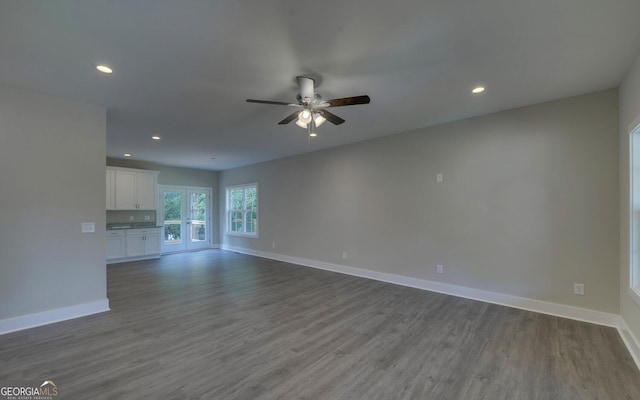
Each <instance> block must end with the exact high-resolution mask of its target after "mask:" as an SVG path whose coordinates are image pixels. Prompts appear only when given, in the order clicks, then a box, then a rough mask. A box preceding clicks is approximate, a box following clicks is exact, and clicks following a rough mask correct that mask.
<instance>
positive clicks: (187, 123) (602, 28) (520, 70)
mask: <svg viewBox="0 0 640 400" xmlns="http://www.w3.org/2000/svg"><path fill="white" fill-rule="evenodd" d="M638 15H640V1H639V0H482V1H478V0H396V1H389V0H385V1H380V0H314V1H308V0H208V1H186V0H182V1H174V0H163V1H160V0H155V1H151V0H135V1H132V0H111V1H106V0H105V1H98V0H76V1H70V0H50V1H36V0H23V1H18V0H0V82H1V83H4V84H10V85H16V86H21V87H26V88H30V89H34V90H37V91H41V92H45V93H50V94H55V95H59V96H63V97H66V98H71V99H76V100H81V101H84V102H88V103H93V104H98V105H102V106H105V107H107V110H108V112H107V155H108V156H111V157H119V158H121V157H122V154H123V153H125V152H129V153H132V154H133V159H139V160H147V161H152V162H157V163H160V164H166V165H174V166H183V167H193V168H202V169H211V170H221V169H226V168H231V167H236V166H241V165H246V164H251V163H255V162H259V161H265V160H270V159H275V158H280V157H284V156H288V155H293V154H300V153H305V152H310V151H315V150H318V149H322V148H327V147H333V146H338V145H342V144H346V143H351V142H355V141H359V140H364V139H368V138H373V137H377V136H383V135H389V134H393V133H399V132H404V131H408V130H412V129H417V128H421V127H426V126H430V125H435V124H439V123H443V122H448V121H452V120H457V119H462V118H466V117H470V116H475V115H480V114H486V113H490V112H494V111H499V110H504V109H509V108H514V107H518V106H524V105H528V104H534V103H539V102H543V101H547V100H552V99H557V98H562V97H568V96H573V95H578V94H583V93H588V92H592V91H597V90H601V89H607V88H612V87H616V86H617V85H618V84H619V83H620V81H621V80H622V78H623V77H624V75H625V73H626V72H627V71H628V69H629V67H630V65H631V63H632V61H633V60H634V59H635V57H636V56H637V54H638V52H639V51H640V24H638V23H637V17H638ZM98 63H105V64H108V65H110V66H112V67H113V69H114V73H113V74H112V75H104V74H101V73H100V72H97V71H96V70H95V68H94V67H95V65H96V64H98ZM297 75H307V76H311V77H313V78H316V79H317V83H316V89H317V92H318V93H320V94H321V95H322V96H323V98H325V99H330V98H336V97H347V96H356V95H364V94H367V95H369V96H370V97H371V104H368V105H358V106H350V107H343V108H333V109H331V110H332V112H334V113H335V114H337V115H339V116H341V117H343V118H344V119H346V120H347V122H346V123H344V124H343V125H340V126H333V125H331V124H329V123H326V124H324V125H323V126H322V127H320V128H319V129H318V134H319V136H318V137H317V138H316V139H314V140H313V141H312V142H311V143H309V142H308V138H307V135H306V131H305V130H303V129H301V128H299V127H297V126H296V125H295V124H293V123H291V124H289V125H286V126H282V125H278V124H277V122H278V121H280V120H281V119H282V118H284V117H285V116H286V115H288V114H289V113H291V112H292V109H291V108H287V107H281V106H272V105H262V104H250V103H246V102H245V99H247V98H254V99H266V100H277V101H285V102H289V101H294V100H295V96H296V94H297V92H298V91H297V87H296V84H295V77H296V76H297ZM477 84H484V85H486V86H487V91H486V92H485V93H484V94H482V95H478V96H473V95H471V94H470V93H469V91H470V89H471V88H472V87H474V86H475V85H477ZM154 134H157V135H160V136H161V137H162V138H163V139H162V140H161V141H157V142H156V141H152V140H151V139H150V137H151V136H152V135H154ZM212 157H215V160H212V159H211V158H212Z"/></svg>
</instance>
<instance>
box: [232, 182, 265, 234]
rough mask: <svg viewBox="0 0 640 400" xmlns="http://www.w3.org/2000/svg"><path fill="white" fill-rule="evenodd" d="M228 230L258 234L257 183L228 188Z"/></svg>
mask: <svg viewBox="0 0 640 400" xmlns="http://www.w3.org/2000/svg"><path fill="white" fill-rule="evenodd" d="M227 231H228V232H229V233H238V234H243V235H250V236H257V234H258V185H257V184H252V185H244V186H234V187H229V188H227Z"/></svg>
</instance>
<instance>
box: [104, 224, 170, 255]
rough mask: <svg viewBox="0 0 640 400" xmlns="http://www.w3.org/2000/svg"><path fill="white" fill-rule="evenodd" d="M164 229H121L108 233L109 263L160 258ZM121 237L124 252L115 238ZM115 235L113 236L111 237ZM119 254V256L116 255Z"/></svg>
mask: <svg viewBox="0 0 640 400" xmlns="http://www.w3.org/2000/svg"><path fill="white" fill-rule="evenodd" d="M161 229H162V228H144V229H121V230H115V231H108V232H107V262H122V261H132V260H143V259H147V258H158V257H160V236H161V234H160V230H161ZM116 232H117V233H118V234H120V235H121V240H122V251H121V252H116V250H118V249H119V248H118V245H116V244H115V238H116V237H117V236H118V234H116ZM111 233H114V234H113V235H110V234H111ZM116 254H117V255H116Z"/></svg>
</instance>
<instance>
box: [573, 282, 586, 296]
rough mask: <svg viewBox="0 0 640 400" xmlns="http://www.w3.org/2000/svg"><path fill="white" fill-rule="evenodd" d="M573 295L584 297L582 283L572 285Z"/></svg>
mask: <svg viewBox="0 0 640 400" xmlns="http://www.w3.org/2000/svg"><path fill="white" fill-rule="evenodd" d="M573 294H577V295H579V296H584V283H574V284H573Z"/></svg>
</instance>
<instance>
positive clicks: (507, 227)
mask: <svg viewBox="0 0 640 400" xmlns="http://www.w3.org/2000/svg"><path fill="white" fill-rule="evenodd" d="M617 100H618V93H617V91H616V90H608V91H603V92H598V93H594V94H589V95H585V96H579V97H574V98H569V99H564V100H558V101H553V102H549V103H544V104H540V105H535V106H531V107H525V108H519V109H515V110H510V111H506V112H501V113H497V114H492V115H486V116H482V117H477V118H472V119H468V120H464V121H459V122H454V123H449V124H445V125H441V126H436V127H431V128H426V129H420V130H416V131H413V132H408V133H403V134H397V135H392V136H387V137H383V138H378V139H374V140H369V141H365V142H360V143H356V144H352V145H348V146H343V147H338V148H334V149H329V150H324V151H318V152H315V153H310V154H306V155H301V156H296V157H290V158H286V159H280V160H275V161H270V162H266V163H261V164H257V165H253V166H248V167H243V168H237V169H231V170H226V171H222V172H221V173H220V186H219V188H220V190H219V194H220V198H219V201H220V204H221V209H220V210H221V211H220V218H219V219H220V220H221V221H224V204H225V200H224V188H225V186H227V185H235V184H242V183H250V182H258V183H259V185H260V192H259V208H260V228H259V233H260V237H259V238H258V239H250V238H241V237H233V236H226V235H224V232H223V230H222V231H221V232H222V242H223V243H224V244H227V245H230V246H238V247H244V248H248V249H252V250H259V251H266V252H274V253H280V254H284V255H288V256H294V257H301V258H306V259H312V260H317V261H323V262H329V263H335V264H342V265H348V266H353V267H358V268H364V269H369V270H374V271H382V272H387V273H392V274H397V275H402V276H407V277H414V278H419V279H426V280H432V281H442V282H445V283H450V284H455V285H461V286H466V287H471V288H477V289H482V290H488V291H492V292H497V293H503V294H508V295H514V296H521V297H527V298H531V299H537V300H543V301H550V302H554V303H560V304H566V305H573V306H578V307H584V308H589V309H593V310H600V311H605V312H613V313H617V312H618V310H619V301H618V293H619V272H618V265H619V261H618V260H619V257H618V254H619V253H618V233H619V225H618V211H619V204H618V203H619V194H618V189H619V187H618V134H617V132H618V104H617ZM344 129H348V125H345V126H344ZM320 134H322V133H320ZM320 140H321V138H320ZM438 173H442V174H443V175H444V182H442V183H436V174H438ZM222 225H224V224H222ZM223 228H224V226H223ZM272 243H275V244H276V247H275V249H274V248H272ZM343 251H346V252H347V256H348V258H347V259H346V260H343V259H342V252H343ZM437 264H443V265H444V268H445V273H444V275H437V274H436V273H435V268H436V265H437ZM574 282H580V283H584V284H585V287H586V295H585V296H575V295H574V294H573V283H574Z"/></svg>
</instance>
